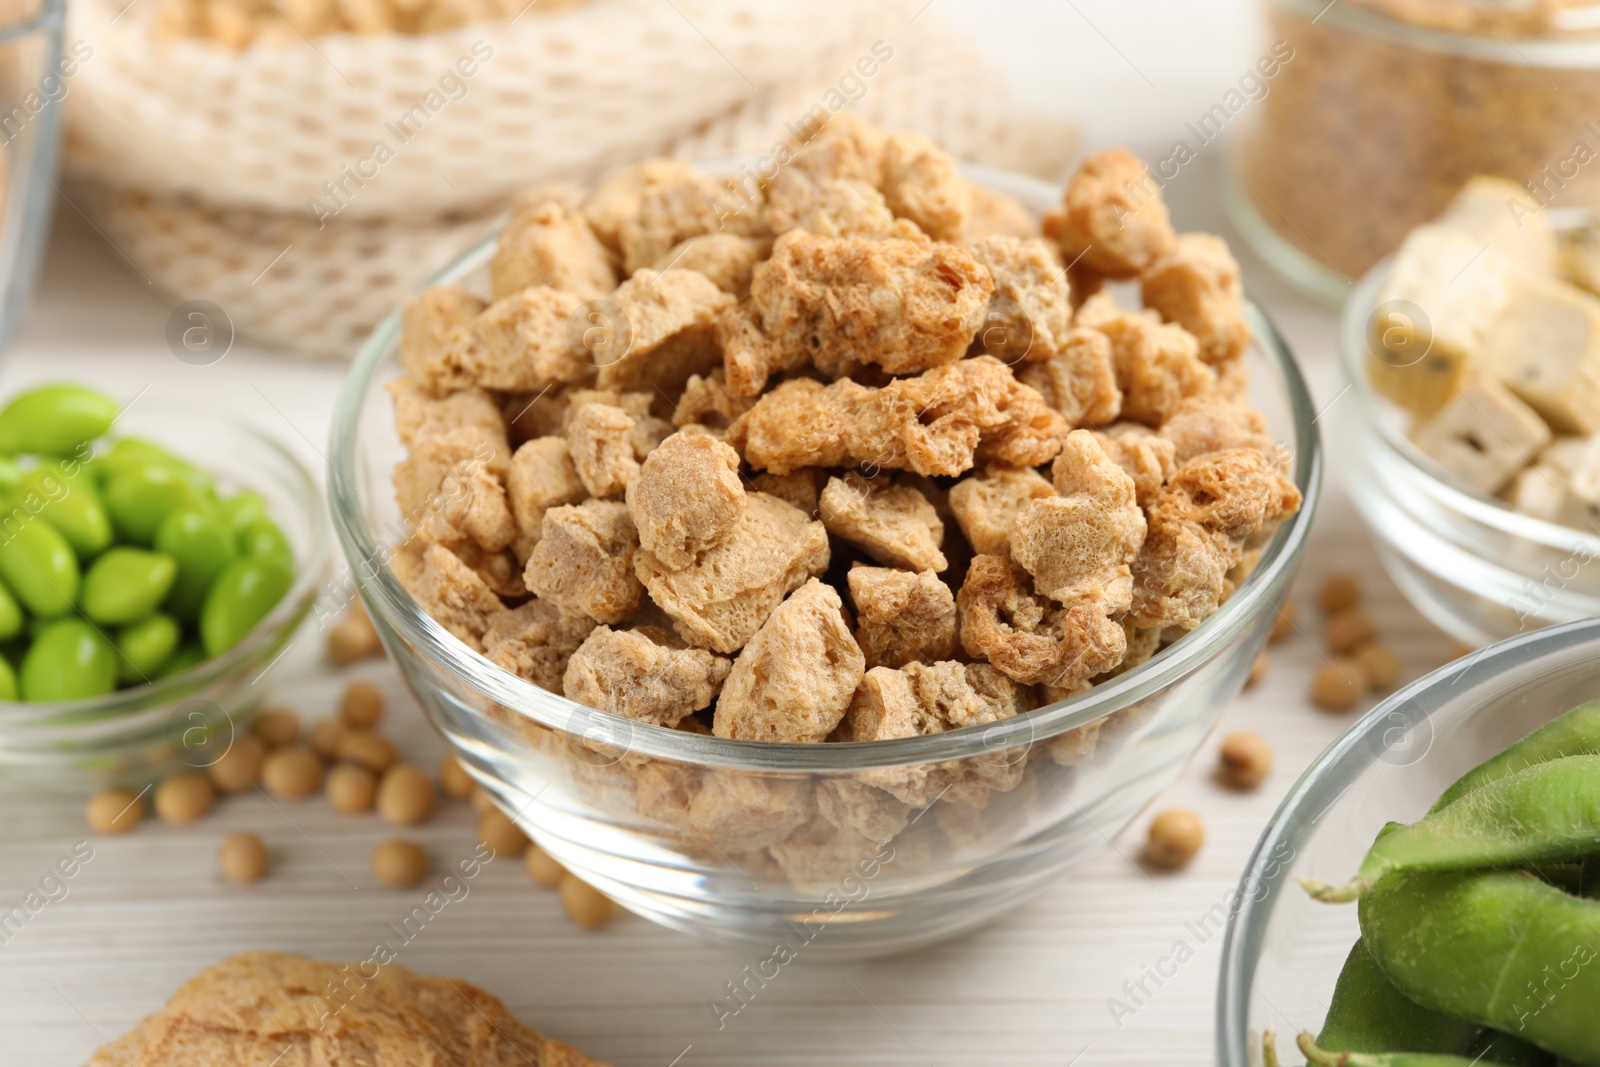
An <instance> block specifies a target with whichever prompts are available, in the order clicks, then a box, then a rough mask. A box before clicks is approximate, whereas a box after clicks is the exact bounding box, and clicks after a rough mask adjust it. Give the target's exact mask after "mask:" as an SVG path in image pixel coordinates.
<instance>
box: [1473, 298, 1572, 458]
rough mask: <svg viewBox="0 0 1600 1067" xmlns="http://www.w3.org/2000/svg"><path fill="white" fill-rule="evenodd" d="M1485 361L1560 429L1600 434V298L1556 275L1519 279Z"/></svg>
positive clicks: (1491, 337)
mask: <svg viewBox="0 0 1600 1067" xmlns="http://www.w3.org/2000/svg"><path fill="white" fill-rule="evenodd" d="M1482 362H1483V369H1484V371H1485V372H1486V373H1488V374H1492V375H1494V376H1495V377H1496V378H1498V379H1500V380H1501V381H1502V382H1504V383H1505V384H1506V385H1507V386H1508V387H1509V388H1510V389H1511V391H1512V392H1514V393H1516V394H1517V395H1518V396H1520V397H1521V398H1522V399H1523V400H1524V401H1526V402H1527V404H1528V405H1529V406H1530V407H1532V408H1533V409H1534V410H1535V411H1537V412H1538V413H1539V414H1540V415H1542V416H1544V420H1545V421H1546V422H1547V423H1549V424H1550V426H1551V427H1552V428H1553V429H1555V430H1557V431H1559V432H1562V433H1581V434H1592V433H1595V432H1596V431H1600V299H1597V298H1596V297H1594V296H1591V295H1590V294H1588V293H1586V292H1584V291H1583V290H1581V289H1578V288H1576V287H1574V286H1571V285H1568V284H1567V283H1566V282H1561V281H1556V280H1554V279H1552V278H1537V277H1531V276H1530V277H1523V278H1519V279H1518V280H1517V281H1516V283H1515V284H1514V285H1513V287H1512V292H1511V300H1510V302H1509V303H1508V304H1507V305H1506V307H1505V309H1504V310H1503V311H1501V313H1500V316H1499V318H1497V319H1496V320H1495V322H1494V324H1493V325H1492V326H1491V327H1490V328H1489V332H1488V334H1487V335H1486V336H1485V338H1484V343H1483V349H1482Z"/></svg>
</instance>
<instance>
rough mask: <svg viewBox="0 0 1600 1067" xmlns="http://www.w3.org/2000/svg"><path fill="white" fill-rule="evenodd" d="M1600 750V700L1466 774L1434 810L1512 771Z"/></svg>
mask: <svg viewBox="0 0 1600 1067" xmlns="http://www.w3.org/2000/svg"><path fill="white" fill-rule="evenodd" d="M1596 754H1600V700H1595V701H1591V702H1590V703H1588V704H1580V705H1579V706H1578V707H1576V708H1573V709H1572V710H1571V711H1569V712H1567V713H1566V714H1565V715H1562V716H1561V717H1560V718H1558V719H1554V720H1552V721H1550V722H1548V723H1545V724H1544V725H1543V726H1541V727H1540V728H1539V729H1537V730H1535V731H1534V732H1533V733H1531V734H1529V735H1528V736H1527V737H1524V738H1523V739H1522V740H1521V741H1518V742H1517V743H1516V744H1514V745H1512V746H1511V747H1510V748H1508V749H1506V750H1505V751H1504V752H1502V753H1500V754H1499V755H1498V756H1495V757H1493V758H1492V759H1488V760H1485V761H1484V762H1482V763H1480V764H1478V766H1476V767H1474V768H1473V769H1472V770H1470V771H1468V772H1467V773H1466V774H1464V775H1462V776H1461V777H1460V778H1459V779H1457V780H1456V782H1455V784H1454V785H1452V786H1451V787H1450V788H1449V789H1446V790H1445V791H1444V792H1443V793H1441V794H1440V795H1439V799H1438V800H1436V801H1434V803H1433V807H1432V808H1430V809H1429V810H1430V811H1438V810H1439V809H1440V808H1445V807H1449V806H1450V805H1451V804H1454V803H1455V802H1456V801H1458V800H1460V799H1461V798H1462V797H1464V796H1466V795H1467V794H1468V793H1471V792H1472V791H1474V790H1476V789H1479V788H1482V787H1483V786H1485V785H1488V784H1489V783H1490V782H1493V781H1495V780H1497V779H1500V778H1504V777H1505V776H1506V775H1508V774H1515V773H1516V772H1517V771H1521V770H1526V769H1527V768H1529V767H1531V766H1533V765H1534V764H1536V763H1544V762H1547V761H1549V760H1553V759H1561V758H1562V757H1563V756H1592V755H1596Z"/></svg>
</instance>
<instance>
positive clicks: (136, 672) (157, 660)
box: [111, 614, 183, 685]
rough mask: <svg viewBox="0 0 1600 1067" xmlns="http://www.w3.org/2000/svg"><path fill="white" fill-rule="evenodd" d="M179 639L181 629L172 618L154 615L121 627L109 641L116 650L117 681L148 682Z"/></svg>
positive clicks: (175, 649) (175, 648)
mask: <svg viewBox="0 0 1600 1067" xmlns="http://www.w3.org/2000/svg"><path fill="white" fill-rule="evenodd" d="M182 639H183V630H182V628H181V627H179V625H178V620H177V619H174V618H173V617H172V616H171V615H161V614H155V615H151V616H148V617H147V618H143V619H140V620H139V621H138V622H135V623H129V624H128V625H127V626H124V627H123V628H122V629H120V630H118V631H117V632H116V634H114V635H113V637H112V640H111V643H112V644H113V645H115V646H116V649H117V681H118V682H119V683H121V684H122V685H139V684H141V683H143V682H148V681H150V680H151V679H152V678H154V677H155V676H156V675H157V673H159V672H160V670H161V668H162V666H163V665H164V664H165V663H166V662H167V661H168V660H169V659H171V658H172V654H173V653H174V652H176V651H177V650H178V642H179V641H181V640H182Z"/></svg>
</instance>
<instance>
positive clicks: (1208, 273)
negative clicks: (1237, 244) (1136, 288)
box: [1139, 233, 1250, 365]
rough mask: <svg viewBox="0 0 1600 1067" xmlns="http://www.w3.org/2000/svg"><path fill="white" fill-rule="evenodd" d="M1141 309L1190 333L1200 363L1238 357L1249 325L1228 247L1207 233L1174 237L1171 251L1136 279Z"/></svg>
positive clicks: (1244, 343) (1226, 360)
mask: <svg viewBox="0 0 1600 1067" xmlns="http://www.w3.org/2000/svg"><path fill="white" fill-rule="evenodd" d="M1139 283H1140V293H1141V295H1142V298H1143V300H1144V306H1145V307H1147V308H1155V309H1156V310H1157V311H1159V312H1161V317H1162V318H1163V319H1165V320H1167V321H1168V322H1175V323H1177V324H1178V325H1179V326H1182V327H1183V328H1184V329H1186V330H1188V331H1189V332H1190V333H1192V334H1194V336H1195V339H1196V340H1197V341H1199V342H1200V358H1202V359H1204V360H1205V361H1206V362H1207V363H1210V364H1213V365H1215V364H1218V363H1226V362H1228V361H1229V360H1233V359H1238V358H1239V357H1240V356H1242V355H1244V351H1245V349H1246V348H1247V347H1248V346H1249V344H1250V324H1249V323H1248V322H1246V321H1245V317H1244V287H1243V286H1242V285H1241V284H1240V282H1239V264H1238V262H1237V261H1236V260H1235V259H1234V258H1233V253H1232V252H1229V251H1228V242H1226V241H1224V240H1223V239H1222V238H1220V237H1214V236H1212V235H1211V234H1209V233H1185V234H1181V235H1179V237H1178V238H1177V240H1176V241H1175V242H1174V243H1173V246H1172V247H1171V248H1170V249H1168V250H1167V252H1166V253H1165V254H1163V255H1162V256H1161V257H1160V258H1158V259H1156V260H1155V261H1154V262H1152V263H1151V264H1150V265H1149V266H1147V267H1146V268H1145V269H1144V273H1143V274H1142V275H1141V276H1140V278H1139Z"/></svg>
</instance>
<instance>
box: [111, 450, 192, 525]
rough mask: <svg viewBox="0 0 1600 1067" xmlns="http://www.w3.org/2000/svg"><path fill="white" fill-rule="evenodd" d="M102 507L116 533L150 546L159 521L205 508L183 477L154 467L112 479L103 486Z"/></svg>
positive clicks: (160, 467) (146, 467) (150, 465)
mask: <svg viewBox="0 0 1600 1067" xmlns="http://www.w3.org/2000/svg"><path fill="white" fill-rule="evenodd" d="M105 504H106V511H108V512H109V513H110V514H111V521H112V523H113V524H114V525H115V526H116V528H117V532H118V533H120V534H121V535H122V536H123V538H124V539H125V540H127V541H130V542H132V543H133V544H136V545H151V544H153V543H154V542H155V537H156V530H158V529H159V528H160V527H161V522H162V520H164V519H165V518H166V517H167V516H168V515H170V514H172V513H173V512H174V511H178V510H180V509H182V510H186V511H198V510H204V509H205V508H206V507H207V502H206V498H205V497H204V496H203V495H202V494H201V493H200V491H199V490H197V489H196V488H195V487H194V486H193V485H192V484H190V482H188V481H187V480H186V479H185V478H183V476H182V475H180V474H178V473H177V472H176V471H174V470H172V469H171V468H170V467H162V466H159V465H157V464H154V463H148V464H145V465H144V466H142V467H133V468H130V469H129V470H126V471H123V472H122V473H120V474H115V475H113V476H112V477H111V478H110V479H109V480H108V481H107V482H106V490H105Z"/></svg>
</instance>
